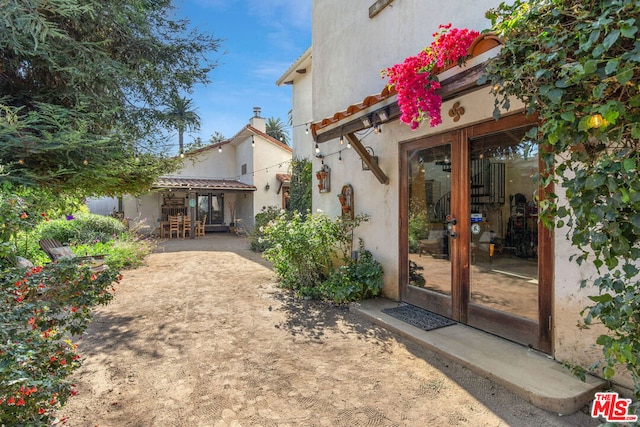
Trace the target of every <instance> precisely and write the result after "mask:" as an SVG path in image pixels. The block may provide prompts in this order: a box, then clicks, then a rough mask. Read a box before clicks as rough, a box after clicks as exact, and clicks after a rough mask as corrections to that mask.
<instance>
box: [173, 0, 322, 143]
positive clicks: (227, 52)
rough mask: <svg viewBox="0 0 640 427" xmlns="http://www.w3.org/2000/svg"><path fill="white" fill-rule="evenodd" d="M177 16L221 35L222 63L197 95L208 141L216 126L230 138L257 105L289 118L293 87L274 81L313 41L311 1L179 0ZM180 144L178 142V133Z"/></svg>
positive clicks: (269, 113) (219, 56) (266, 112)
mask: <svg viewBox="0 0 640 427" xmlns="http://www.w3.org/2000/svg"><path fill="white" fill-rule="evenodd" d="M174 4H175V6H176V7H177V11H176V13H177V15H178V16H179V17H184V18H187V19H188V20H190V21H191V25H192V26H194V27H196V28H197V29H198V30H200V31H204V32H208V33H213V35H214V37H216V38H219V39H223V42H222V48H221V49H220V52H218V53H217V54H214V55H215V56H214V58H215V59H217V60H218V67H217V68H215V69H214V70H213V71H212V72H211V74H210V80H211V83H209V84H208V85H206V86H197V87H196V88H195V90H194V92H193V94H186V96H187V97H189V98H191V99H193V101H194V104H195V106H196V112H197V113H198V115H199V116H200V118H201V129H200V131H199V132H194V133H190V134H185V143H187V142H191V141H192V140H193V139H194V137H196V136H200V137H201V138H202V140H203V141H205V142H207V141H208V140H209V137H210V136H211V135H212V134H213V133H214V132H215V131H218V132H220V133H222V134H223V135H224V136H225V137H227V138H230V137H232V136H233V135H234V134H236V133H237V132H238V131H239V130H240V129H241V128H242V127H243V126H245V125H246V124H248V123H249V119H250V118H251V116H252V115H253V107H254V106H257V107H261V108H262V117H265V118H268V117H276V118H281V119H282V121H283V122H285V123H288V112H289V110H290V109H291V88H290V87H289V86H284V87H278V86H276V84H275V82H276V80H277V79H278V78H279V77H280V76H282V74H283V73H284V72H285V71H286V70H287V69H288V68H289V66H291V64H293V62H295V60H296V59H297V58H298V57H299V56H300V55H302V53H304V51H305V50H307V48H309V46H311V0H175V2H174ZM175 138H176V147H177V136H176V137H175Z"/></svg>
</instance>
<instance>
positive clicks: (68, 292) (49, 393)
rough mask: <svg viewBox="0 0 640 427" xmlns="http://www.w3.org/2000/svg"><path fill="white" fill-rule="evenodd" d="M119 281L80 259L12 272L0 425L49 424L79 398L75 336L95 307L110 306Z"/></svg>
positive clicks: (4, 289)
mask: <svg viewBox="0 0 640 427" xmlns="http://www.w3.org/2000/svg"><path fill="white" fill-rule="evenodd" d="M118 277H119V273H118V272H117V271H116V270H113V269H110V270H107V271H104V272H101V273H100V274H96V273H95V272H93V271H92V270H91V269H90V267H89V266H87V265H82V264H78V262H77V261H75V260H61V261H59V262H56V263H51V264H48V265H46V266H45V267H34V268H30V269H26V270H25V269H16V268H11V269H8V270H5V271H4V272H3V274H2V277H0V323H1V324H2V328H0V358H1V360H2V363H0V425H49V424H50V423H51V422H52V421H53V419H54V411H55V410H57V409H59V408H60V407H61V406H62V405H63V404H64V403H65V401H66V400H67V399H68V397H69V396H71V395H72V394H74V393H75V392H74V390H73V384H71V382H70V381H69V380H68V377H69V376H70V375H71V374H72V373H73V371H74V370H75V369H77V367H79V366H80V363H81V361H80V356H79V355H78V353H77V351H76V345H75V344H74V343H73V342H72V341H71V337H72V336H74V335H77V334H80V333H82V332H83V331H84V330H85V329H86V327H87V324H88V322H89V321H90V319H91V309H92V308H93V307H95V306H97V305H99V304H107V303H108V302H109V301H110V300H111V298H112V294H111V293H110V288H111V285H112V283H114V281H116V280H117V279H118Z"/></svg>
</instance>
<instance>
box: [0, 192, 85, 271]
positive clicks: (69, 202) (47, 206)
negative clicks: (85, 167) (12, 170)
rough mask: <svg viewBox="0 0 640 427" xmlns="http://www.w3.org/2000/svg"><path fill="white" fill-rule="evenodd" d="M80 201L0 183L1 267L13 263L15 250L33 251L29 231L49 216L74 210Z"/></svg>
mask: <svg viewBox="0 0 640 427" xmlns="http://www.w3.org/2000/svg"><path fill="white" fill-rule="evenodd" d="M79 203H80V202H79V201H78V200H77V199H74V198H73V197H69V196H67V197H64V196H60V195H54V194H52V193H51V192H49V191H48V190H46V189H33V188H25V187H17V186H14V185H11V184H10V183H8V182H3V183H2V185H1V186H0V267H1V266H2V265H4V264H13V262H14V261H15V257H16V255H17V254H20V253H18V252H17V251H19V252H21V253H22V256H25V255H24V254H26V253H32V252H33V248H34V242H33V239H29V237H30V232H31V231H32V230H33V229H34V228H35V227H37V225H38V224H40V223H42V222H44V221H46V220H47V219H48V218H49V215H51V214H53V215H56V216H57V215H60V214H61V212H66V211H68V210H69V209H76V208H77V207H78V205H79ZM35 245H37V239H36V242H35ZM30 259H31V258H30Z"/></svg>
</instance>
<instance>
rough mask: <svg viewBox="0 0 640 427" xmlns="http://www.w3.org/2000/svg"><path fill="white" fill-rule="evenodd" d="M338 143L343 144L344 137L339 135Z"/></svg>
mask: <svg viewBox="0 0 640 427" xmlns="http://www.w3.org/2000/svg"><path fill="white" fill-rule="evenodd" d="M340 145H344V137H343V136H342V135H340Z"/></svg>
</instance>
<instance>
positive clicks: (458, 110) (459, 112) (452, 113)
mask: <svg viewBox="0 0 640 427" xmlns="http://www.w3.org/2000/svg"><path fill="white" fill-rule="evenodd" d="M462 116H464V107H461V106H460V101H456V103H455V104H453V107H451V109H450V110H449V117H453V121H454V122H457V121H458V120H460V117H462Z"/></svg>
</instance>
